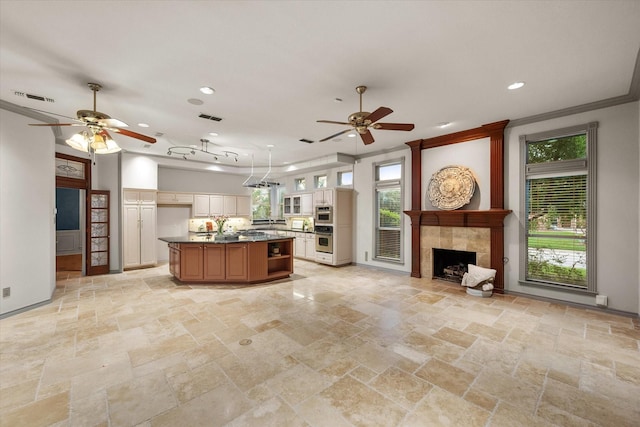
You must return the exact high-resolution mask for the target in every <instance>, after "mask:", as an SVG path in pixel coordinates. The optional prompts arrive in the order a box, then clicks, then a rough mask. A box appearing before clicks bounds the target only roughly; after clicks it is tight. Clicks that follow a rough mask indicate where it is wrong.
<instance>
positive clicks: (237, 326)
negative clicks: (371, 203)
mask: <svg viewBox="0 0 640 427" xmlns="http://www.w3.org/2000/svg"><path fill="white" fill-rule="evenodd" d="M295 270H296V273H295V275H294V276H292V278H291V279H288V280H283V281H279V282H275V283H271V284H265V285H255V286H243V287H235V286H193V287H191V286H184V285H181V286H177V285H176V284H175V283H174V282H173V281H172V280H171V279H170V277H169V275H168V269H167V266H166V265H163V266H159V267H157V268H152V269H146V270H137V271H130V272H126V273H123V274H116V275H106V276H100V277H92V278H91V277H89V278H86V277H85V278H78V277H69V278H67V277H66V276H65V275H61V276H60V277H59V280H58V287H57V291H56V293H55V300H54V301H53V303H52V304H50V305H47V306H44V307H40V308H37V309H34V310H32V311H29V312H26V313H21V314H18V315H15V316H12V317H9V318H5V319H2V320H0V331H1V343H0V344H1V346H2V348H1V359H0V362H1V366H0V382H1V395H0V417H1V418H0V424H1V425H2V426H29V427H33V426H47V425H54V426H172V427H173V426H190V427H191V426H221V425H229V426H260V427H262V426H278V427H280V426H319V427H324V426H331V427H340V426H385V427H388V426H437V425H448V426H467V425H468V426H510V427H511V426H518V425H521V426H548V425H559V426H632V425H633V426H638V425H640V352H639V347H638V344H639V340H640V323H639V322H638V318H637V317H636V318H629V317H621V316H615V315H611V314H606V313H602V312H599V311H597V310H587V309H581V308H575V307H569V306H565V305H562V304H550V303H547V302H541V301H536V300H532V299H527V298H517V297H514V296H500V295H494V296H493V297H492V298H489V299H482V298H475V297H470V296H467V295H466V294H465V293H464V292H463V290H462V289H461V288H458V287H457V286H454V285H451V284H448V283H441V282H432V281H430V280H425V279H415V278H411V277H409V276H408V275H407V274H404V273H403V274H396V273H389V272H384V271H380V270H375V269H370V268H364V267H358V266H348V267H343V268H331V267H326V266H321V265H317V264H314V263H310V262H305V261H298V260H296V264H295ZM244 340H251V342H250V344H248V345H243V344H245V342H244Z"/></svg>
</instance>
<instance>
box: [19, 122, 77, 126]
mask: <svg viewBox="0 0 640 427" xmlns="http://www.w3.org/2000/svg"><path fill="white" fill-rule="evenodd" d="M29 126H84V124H80V123H29Z"/></svg>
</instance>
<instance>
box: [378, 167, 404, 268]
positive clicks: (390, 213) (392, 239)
mask: <svg viewBox="0 0 640 427" xmlns="http://www.w3.org/2000/svg"><path fill="white" fill-rule="evenodd" d="M374 168H375V171H374V173H375V189H374V191H375V207H374V212H375V233H374V235H375V249H374V259H376V260H379V261H389V262H397V263H400V262H402V206H403V200H402V181H403V180H402V162H401V161H394V162H390V163H384V164H378V165H374Z"/></svg>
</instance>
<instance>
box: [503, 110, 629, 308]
mask: <svg viewBox="0 0 640 427" xmlns="http://www.w3.org/2000/svg"><path fill="white" fill-rule="evenodd" d="M592 121H597V122H599V127H598V129H597V138H598V147H597V151H598V154H597V190H596V191H597V289H598V293H599V294H601V295H606V296H608V300H609V305H608V307H609V308H612V309H616V310H621V311H626V312H631V313H637V312H638V308H639V306H640V301H639V294H640V283H639V276H638V274H637V268H636V266H637V265H638V263H639V262H638V260H639V259H640V248H639V246H640V238H639V237H638V236H639V235H640V230H639V229H640V216H639V214H638V206H639V203H640V200H639V198H640V153H639V151H640V130H639V114H638V102H633V103H627V104H623V105H618V106H615V107H610V108H604V109H600V110H595V111H590V112H587V113H581V114H575V115H572V116H567V117H562V118H558V119H553V120H547V121H543V122H538V123H532V124H528V125H523V126H518V127H513V128H507V129H506V131H505V141H506V144H505V159H506V164H505V166H506V172H505V174H506V177H505V188H506V194H505V204H506V206H505V208H506V209H511V210H513V213H511V214H510V215H508V216H507V218H506V220H505V225H506V227H505V256H506V257H508V258H509V262H508V263H507V264H506V265H505V289H506V290H510V291H517V292H522V293H527V294H531V295H537V296H544V297H549V298H557V299H562V300H566V301H570V302H578V303H582V304H590V305H595V298H594V297H593V296H585V295H578V294H575V293H569V292H561V291H556V290H550V289H543V288H537V287H532V286H523V285H520V284H519V283H518V277H519V273H520V266H519V265H518V259H519V255H520V253H519V233H520V232H521V230H522V228H523V227H524V226H525V224H526V218H525V217H524V216H525V214H524V213H523V212H520V197H521V196H522V195H521V188H520V187H521V185H520V147H519V140H518V138H519V136H520V135H523V134H531V133H537V132H543V131H550V130H554V129H561V128H564V127H569V126H574V125H581V124H586V123H588V122H592Z"/></svg>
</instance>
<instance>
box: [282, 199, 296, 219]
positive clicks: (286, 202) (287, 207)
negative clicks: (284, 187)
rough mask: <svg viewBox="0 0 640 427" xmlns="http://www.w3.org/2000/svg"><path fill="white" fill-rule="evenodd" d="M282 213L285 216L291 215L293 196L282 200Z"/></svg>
mask: <svg viewBox="0 0 640 427" xmlns="http://www.w3.org/2000/svg"><path fill="white" fill-rule="evenodd" d="M282 211H283V214H284V215H291V214H292V213H293V211H292V210H291V196H286V197H284V198H283V199H282Z"/></svg>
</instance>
